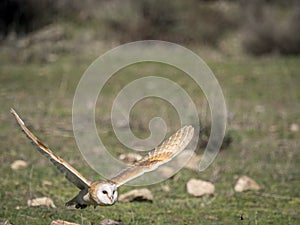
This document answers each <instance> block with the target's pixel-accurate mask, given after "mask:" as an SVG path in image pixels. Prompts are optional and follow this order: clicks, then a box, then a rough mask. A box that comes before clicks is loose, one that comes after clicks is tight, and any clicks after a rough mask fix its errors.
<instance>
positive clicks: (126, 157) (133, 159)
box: [119, 153, 143, 164]
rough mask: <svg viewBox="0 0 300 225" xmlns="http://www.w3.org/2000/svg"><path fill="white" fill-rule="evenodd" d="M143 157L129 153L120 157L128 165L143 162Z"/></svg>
mask: <svg viewBox="0 0 300 225" xmlns="http://www.w3.org/2000/svg"><path fill="white" fill-rule="evenodd" d="M142 158H143V157H142V156H141V155H139V154H136V153H128V154H121V155H120V156H119V159H120V160H122V161H123V162H125V163H127V164H133V163H135V162H137V161H139V160H141V159H142Z"/></svg>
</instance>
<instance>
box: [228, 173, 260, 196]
mask: <svg viewBox="0 0 300 225" xmlns="http://www.w3.org/2000/svg"><path fill="white" fill-rule="evenodd" d="M260 189H261V188H260V186H259V185H258V184H257V183H256V182H255V181H254V180H252V179H251V178H249V177H247V176H240V177H239V178H238V180H237V182H236V184H235V186H234V190H235V191H236V192H243V191H249V190H260Z"/></svg>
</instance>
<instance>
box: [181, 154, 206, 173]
mask: <svg viewBox="0 0 300 225" xmlns="http://www.w3.org/2000/svg"><path fill="white" fill-rule="evenodd" d="M177 160H178V163H182V162H187V163H186V164H185V166H184V168H187V169H190V170H193V171H197V172H199V162H200V160H201V157H200V156H198V155H197V154H196V153H195V152H194V151H192V150H184V151H183V152H182V153H180V155H179V156H178V157H177Z"/></svg>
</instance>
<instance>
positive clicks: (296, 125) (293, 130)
mask: <svg viewBox="0 0 300 225" xmlns="http://www.w3.org/2000/svg"><path fill="white" fill-rule="evenodd" d="M290 131H292V132H297V131H299V125H298V124H297V123H293V124H291V126H290Z"/></svg>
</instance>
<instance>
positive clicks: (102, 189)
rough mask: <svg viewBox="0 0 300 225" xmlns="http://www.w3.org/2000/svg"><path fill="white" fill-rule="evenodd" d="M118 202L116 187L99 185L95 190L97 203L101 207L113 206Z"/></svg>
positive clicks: (113, 185)
mask: <svg viewBox="0 0 300 225" xmlns="http://www.w3.org/2000/svg"><path fill="white" fill-rule="evenodd" d="M117 200H118V191H117V186H116V185H115V184H111V183H104V184H101V185H99V187H98V190H97V201H98V204H101V205H113V204H114V203H115V202H116V201H117Z"/></svg>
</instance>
